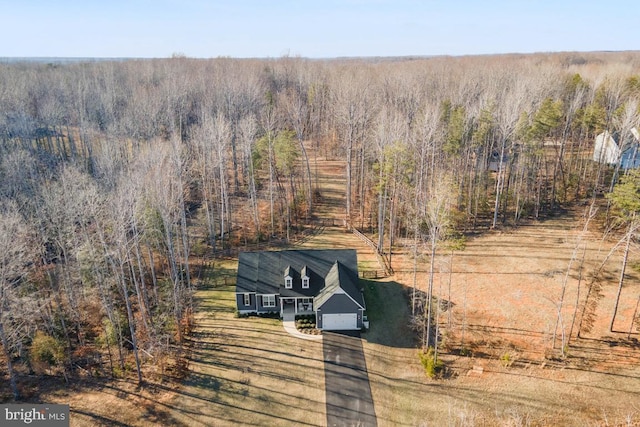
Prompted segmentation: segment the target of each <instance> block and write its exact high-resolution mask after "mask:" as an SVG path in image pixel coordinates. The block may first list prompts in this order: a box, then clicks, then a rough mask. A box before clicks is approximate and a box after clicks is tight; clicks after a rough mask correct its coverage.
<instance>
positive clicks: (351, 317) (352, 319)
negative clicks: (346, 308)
mask: <svg viewBox="0 0 640 427" xmlns="http://www.w3.org/2000/svg"><path fill="white" fill-rule="evenodd" d="M322 329H324V330H329V331H345V330H354V329H358V315H357V314H356V313H334V314H323V315H322Z"/></svg>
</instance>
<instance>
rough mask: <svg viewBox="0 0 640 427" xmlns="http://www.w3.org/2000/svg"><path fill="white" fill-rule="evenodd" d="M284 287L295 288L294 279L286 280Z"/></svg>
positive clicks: (288, 277)
mask: <svg viewBox="0 0 640 427" xmlns="http://www.w3.org/2000/svg"><path fill="white" fill-rule="evenodd" d="M284 287H285V288H286V289H291V288H292V287H293V279H292V278H291V277H290V276H287V277H285V278H284Z"/></svg>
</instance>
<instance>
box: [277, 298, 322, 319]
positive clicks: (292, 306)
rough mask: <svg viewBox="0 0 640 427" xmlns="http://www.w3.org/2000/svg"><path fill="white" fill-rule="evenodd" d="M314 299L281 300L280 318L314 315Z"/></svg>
mask: <svg viewBox="0 0 640 427" xmlns="http://www.w3.org/2000/svg"><path fill="white" fill-rule="evenodd" d="M314 313H315V312H314V311H313V298H298V297H282V298H280V317H282V318H283V319H284V318H285V315H288V317H292V318H295V316H296V315H298V314H314Z"/></svg>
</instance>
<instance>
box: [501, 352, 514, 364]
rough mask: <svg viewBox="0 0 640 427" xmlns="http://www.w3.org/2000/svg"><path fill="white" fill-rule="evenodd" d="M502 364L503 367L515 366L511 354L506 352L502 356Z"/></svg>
mask: <svg viewBox="0 0 640 427" xmlns="http://www.w3.org/2000/svg"><path fill="white" fill-rule="evenodd" d="M500 363H502V366H504V367H509V366H511V365H512V364H513V357H511V353H509V352H505V353H503V354H502V356H500Z"/></svg>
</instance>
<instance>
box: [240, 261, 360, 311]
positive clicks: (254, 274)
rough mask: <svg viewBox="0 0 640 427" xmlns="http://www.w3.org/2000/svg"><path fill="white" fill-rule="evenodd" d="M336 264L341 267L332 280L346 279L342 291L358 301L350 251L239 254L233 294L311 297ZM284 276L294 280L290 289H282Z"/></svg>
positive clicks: (321, 286) (356, 263) (356, 265)
mask: <svg viewBox="0 0 640 427" xmlns="http://www.w3.org/2000/svg"><path fill="white" fill-rule="evenodd" d="M336 261H339V264H340V265H341V266H342V267H341V268H338V272H337V273H336V274H337V276H336V278H337V279H339V280H343V279H344V280H347V278H348V279H349V283H348V284H346V287H347V288H348V289H344V288H343V289H344V290H345V292H348V293H349V294H350V295H351V293H353V296H352V298H353V297H354V296H356V297H358V296H359V298H360V299H362V296H361V293H360V291H359V289H357V286H356V285H355V284H354V283H357V277H358V260H357V254H356V251H355V250H354V249H315V250H286V251H256V252H241V253H240V255H239V257H238V275H237V281H236V292H237V293H257V294H280V295H281V296H285V297H286V296H291V297H294V296H297V297H314V296H316V295H318V294H319V293H320V291H321V290H322V289H323V288H324V287H325V278H326V277H327V276H328V275H329V272H330V271H331V270H332V268H333V267H334V264H336ZM305 267H306V268H305ZM303 269H305V272H306V273H307V274H308V275H309V288H308V289H304V288H302V280H301V273H302V270H303ZM287 273H289V274H291V277H293V279H294V280H293V288H292V289H285V287H284V277H285V276H286V274H287ZM331 283H333V279H332V280H331ZM354 289H356V290H357V292H356V291H354ZM356 301H358V300H357V299H356ZM359 303H360V302H359Z"/></svg>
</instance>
